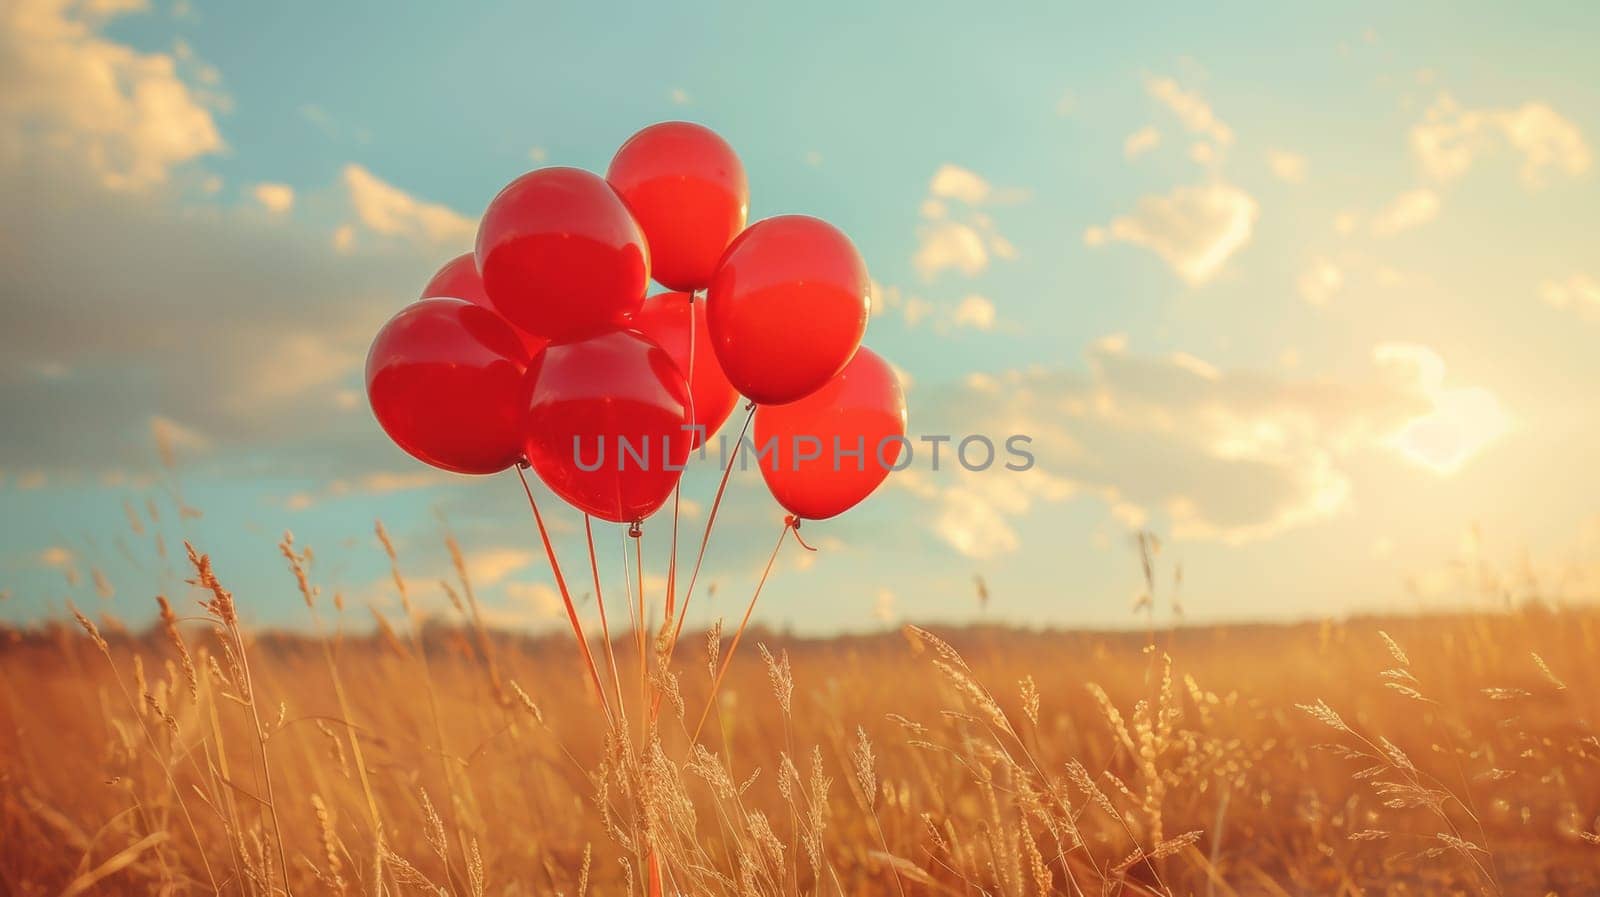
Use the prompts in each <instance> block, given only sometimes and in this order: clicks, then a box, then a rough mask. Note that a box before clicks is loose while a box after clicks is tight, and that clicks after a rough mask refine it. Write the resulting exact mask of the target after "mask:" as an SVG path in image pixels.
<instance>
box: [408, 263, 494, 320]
mask: <svg viewBox="0 0 1600 897" xmlns="http://www.w3.org/2000/svg"><path fill="white" fill-rule="evenodd" d="M439 296H448V297H449V298H451V299H465V300H467V301H468V302H471V303H472V304H473V305H481V306H483V307H484V308H488V309H493V308H494V303H492V302H490V301H489V294H488V293H487V292H485V291H484V289H483V278H482V277H479V276H478V260H477V259H476V258H474V257H473V255H472V253H470V252H463V253H462V254H460V255H458V256H456V257H455V258H453V259H451V260H450V261H448V262H445V263H444V267H442V268H440V269H439V270H438V271H436V272H434V275H433V279H432V280H430V281H428V285H427V286H425V287H423V288H422V295H421V296H418V297H417V298H418V299H433V298H437V297H439Z"/></svg>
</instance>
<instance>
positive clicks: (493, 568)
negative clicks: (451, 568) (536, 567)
mask: <svg viewBox="0 0 1600 897" xmlns="http://www.w3.org/2000/svg"><path fill="white" fill-rule="evenodd" d="M533 559H534V555H533V552H531V551H524V550H522V549H520V548H485V549H479V550H477V551H472V552H469V553H468V554H467V556H466V565H467V578H468V579H470V580H471V581H472V584H473V585H475V586H484V587H488V586H492V585H496V584H498V583H499V582H500V581H501V580H503V579H505V578H506V577H507V576H510V575H511V574H513V573H515V572H517V571H518V570H521V569H523V568H524V567H526V566H528V565H529V564H531V563H533Z"/></svg>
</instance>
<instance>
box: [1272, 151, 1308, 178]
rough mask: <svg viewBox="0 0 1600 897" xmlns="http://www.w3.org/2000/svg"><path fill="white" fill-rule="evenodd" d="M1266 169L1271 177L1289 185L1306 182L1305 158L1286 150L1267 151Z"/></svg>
mask: <svg viewBox="0 0 1600 897" xmlns="http://www.w3.org/2000/svg"><path fill="white" fill-rule="evenodd" d="M1267 168H1268V169H1269V170H1271V172H1272V176H1273V177H1275V178H1277V179H1278V180H1280V181H1285V182H1287V183H1290V184H1303V183H1305V180H1306V157H1305V156H1302V155H1300V154H1299V153H1291V152H1289V151H1288V150H1277V149H1273V150H1267Z"/></svg>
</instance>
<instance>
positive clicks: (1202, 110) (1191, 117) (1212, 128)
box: [1145, 78, 1233, 147]
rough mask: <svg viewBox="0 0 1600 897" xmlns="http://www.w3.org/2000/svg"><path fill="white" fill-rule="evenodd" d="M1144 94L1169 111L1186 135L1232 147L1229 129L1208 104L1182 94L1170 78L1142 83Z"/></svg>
mask: <svg viewBox="0 0 1600 897" xmlns="http://www.w3.org/2000/svg"><path fill="white" fill-rule="evenodd" d="M1145 90H1147V91H1149V93H1150V96H1152V97H1155V98H1156V99H1157V100H1159V101H1160V102H1161V103H1162V105H1164V106H1166V107H1167V108H1168V109H1171V110H1172V112H1173V114H1174V115H1176V116H1177V117H1178V120H1179V121H1181V122H1183V125H1184V127H1186V128H1188V129H1189V130H1190V131H1193V132H1195V133H1196V134H1203V135H1205V136H1206V137H1208V138H1210V139H1211V140H1213V141H1215V142H1216V143H1217V144H1218V145H1219V146H1224V147H1225V146H1228V145H1230V144H1232V143H1233V129H1232V128H1230V127H1228V126H1227V124H1225V123H1224V122H1223V121H1222V119H1220V118H1218V117H1217V114H1216V113H1215V112H1213V111H1212V109H1211V104H1210V103H1207V102H1206V101H1205V99H1204V98H1202V97H1201V96H1200V95H1199V94H1198V93H1194V92H1193V91H1187V90H1184V89H1183V88H1182V87H1181V86H1179V84H1178V82H1176V81H1174V80H1172V79H1171V78H1148V79H1146V80H1145Z"/></svg>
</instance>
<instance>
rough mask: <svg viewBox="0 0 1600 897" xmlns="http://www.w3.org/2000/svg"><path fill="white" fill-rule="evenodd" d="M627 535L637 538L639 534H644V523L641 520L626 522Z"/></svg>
mask: <svg viewBox="0 0 1600 897" xmlns="http://www.w3.org/2000/svg"><path fill="white" fill-rule="evenodd" d="M628 535H630V536H632V537H633V538H635V539H637V538H639V537H640V536H642V535H644V524H643V522H642V521H638V520H635V521H633V522H632V523H630V524H628Z"/></svg>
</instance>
